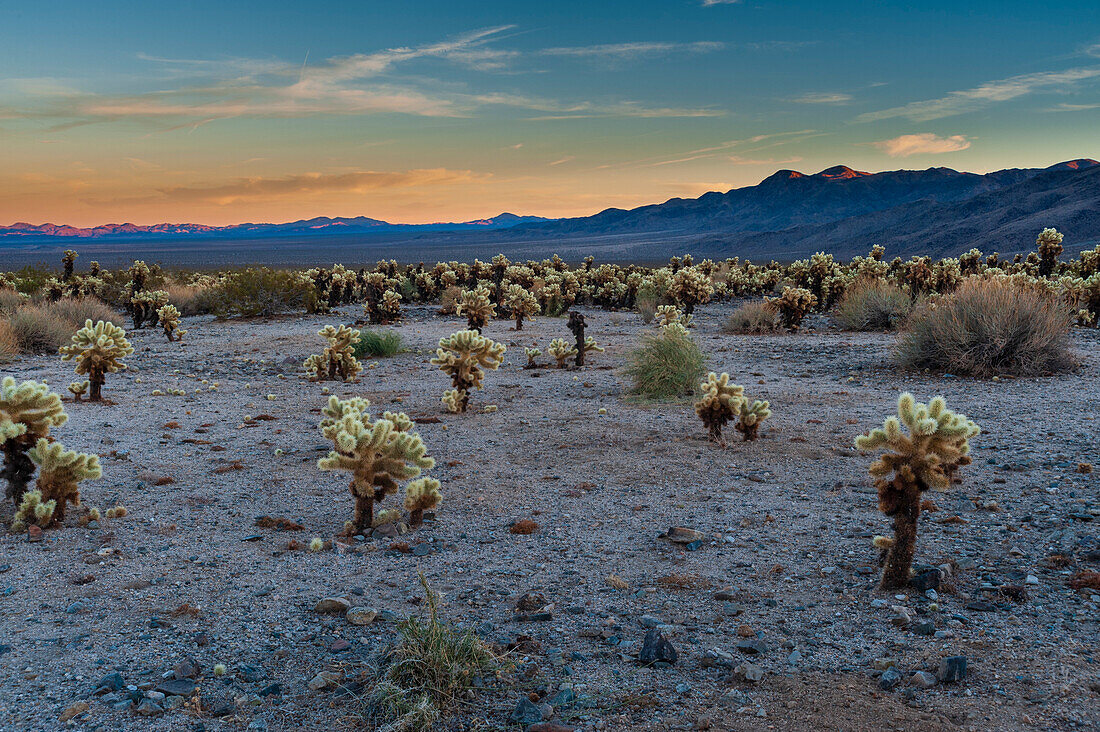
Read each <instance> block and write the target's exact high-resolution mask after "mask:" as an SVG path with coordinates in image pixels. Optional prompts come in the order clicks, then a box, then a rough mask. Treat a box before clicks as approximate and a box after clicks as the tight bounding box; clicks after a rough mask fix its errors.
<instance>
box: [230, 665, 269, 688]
mask: <svg viewBox="0 0 1100 732" xmlns="http://www.w3.org/2000/svg"><path fill="white" fill-rule="evenodd" d="M237 678H239V679H240V680H241V681H246V682H248V683H250V684H254V683H256V682H257V681H263V680H264V679H266V678H267V671H265V670H264V669H262V668H260V667H259V666H253V665H252V664H248V663H245V664H241V667H240V668H239V669H237Z"/></svg>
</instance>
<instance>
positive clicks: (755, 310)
mask: <svg viewBox="0 0 1100 732" xmlns="http://www.w3.org/2000/svg"><path fill="white" fill-rule="evenodd" d="M722 332H724V333H731V334H734V335H760V334H763V333H778V332H779V318H778V317H777V315H776V312H775V308H773V307H771V306H770V305H768V303H767V302H765V301H764V300H755V301H753V302H747V303H745V304H744V305H741V306H740V307H738V308H737V309H736V310H734V311H733V312H732V313H730V316H729V317H728V318H726V320H725V321H724V322H723V323H722Z"/></svg>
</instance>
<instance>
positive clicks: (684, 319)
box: [654, 305, 693, 328]
mask: <svg viewBox="0 0 1100 732" xmlns="http://www.w3.org/2000/svg"><path fill="white" fill-rule="evenodd" d="M654 320H656V322H657V325H659V326H661V327H662V328H667V327H668V326H670V325H672V324H674V323H675V324H677V325H681V326H683V327H684V328H690V327H691V324H692V323H691V321H692V320H693V318H692V316H690V315H688V314H687V313H684V312H681V311H680V308H678V307H676V306H675V305H658V306H657V312H656V314H655V315H654Z"/></svg>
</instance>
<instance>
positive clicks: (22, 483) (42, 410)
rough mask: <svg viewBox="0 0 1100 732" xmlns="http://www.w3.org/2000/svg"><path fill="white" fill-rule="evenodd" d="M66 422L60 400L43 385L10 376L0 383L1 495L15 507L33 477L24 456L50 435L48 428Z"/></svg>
mask: <svg viewBox="0 0 1100 732" xmlns="http://www.w3.org/2000/svg"><path fill="white" fill-rule="evenodd" d="M68 419H69V417H68V415H66V414H65V408H64V407H63V406H62V405H61V398H60V397H59V396H58V395H57V394H54V393H52V392H50V388H49V387H48V386H46V385H45V384H42V383H39V382H37V381H24V382H23V383H21V384H18V385H17V384H16V383H15V379H13V378H12V377H10V376H8V377H5V378H4V381H3V383H2V384H0V443H2V448H3V452H4V469H3V470H2V471H0V477H3V478H4V480H5V481H7V488H6V490H5V496H6V497H7V498H11V499H12V500H13V501H15V505H16V506H18V505H19V504H20V502H22V500H23V494H24V493H25V492H26V490H27V484H28V483H30V480H31V477H32V476H33V475H34V461H33V460H31V458H30V457H29V456H28V455H27V453H28V452H29V451H30V450H31V449H32V448H33V447H34V445H35V443H37V442H38V440H40V439H43V438H48V437H49V436H50V428H52V427H60V426H61V425H63V424H65V422H66V421H67V420H68Z"/></svg>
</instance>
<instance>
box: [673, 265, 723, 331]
mask: <svg viewBox="0 0 1100 732" xmlns="http://www.w3.org/2000/svg"><path fill="white" fill-rule="evenodd" d="M668 294H669V296H670V297H672V298H673V299H674V300H675V301H676V302H677V303H679V304H681V305H683V306H684V312H685V313H686V314H688V315H691V314H692V313H693V312H695V306H696V305H703V304H705V303H708V302H710V300H711V298H712V297H713V296H714V285H713V284H712V283H711V280H710V277H709V276H708V275H707V274H706V273H704V271H703V270H701V269H700V268H698V267H684V268H683V269H679V270H677V271H676V273H675V274H674V275H673V276H672V281H671V282H670V283H669V286H668ZM684 325H685V326H686V323H685V324H684Z"/></svg>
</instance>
